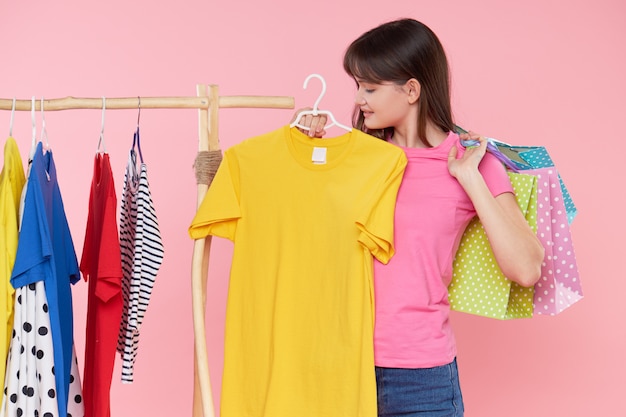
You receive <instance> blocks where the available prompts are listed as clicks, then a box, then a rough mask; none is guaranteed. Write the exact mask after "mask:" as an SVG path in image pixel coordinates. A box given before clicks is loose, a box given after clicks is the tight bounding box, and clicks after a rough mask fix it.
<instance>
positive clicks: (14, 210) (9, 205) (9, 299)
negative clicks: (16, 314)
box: [0, 137, 26, 381]
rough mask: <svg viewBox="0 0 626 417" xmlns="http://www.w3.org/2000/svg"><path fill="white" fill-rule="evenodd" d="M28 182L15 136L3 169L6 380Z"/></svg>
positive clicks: (1, 301) (0, 363)
mask: <svg viewBox="0 0 626 417" xmlns="http://www.w3.org/2000/svg"><path fill="white" fill-rule="evenodd" d="M25 183H26V177H25V175H24V166H23V165H22V159H21V156H20V152H19V149H18V147H17V143H16V142H15V139H13V138H12V137H9V138H8V139H7V141H6V143H5V144H4V165H3V167H2V172H1V173H0V225H1V227H2V237H1V238H0V314H1V316H0V357H1V358H2V360H0V378H2V379H1V380H2V381H4V374H5V371H6V358H7V355H8V352H9V344H10V342H11V333H12V332H13V296H14V295H13V294H14V293H15V290H14V289H13V286H12V285H11V272H12V271H13V265H14V264H15V255H16V253H17V240H18V230H19V209H20V196H21V195H22V189H23V188H24V184H25Z"/></svg>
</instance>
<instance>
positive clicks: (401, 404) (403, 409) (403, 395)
mask: <svg viewBox="0 0 626 417" xmlns="http://www.w3.org/2000/svg"><path fill="white" fill-rule="evenodd" d="M376 384H377V389H378V416H379V417H399V416H402V417H463V396H462V395H461V386H460V384H459V374H458V369H457V365H456V359H455V360H454V361H453V362H452V363H449V364H447V365H442V366H436V367H434V368H423V369H399V368H380V367H376Z"/></svg>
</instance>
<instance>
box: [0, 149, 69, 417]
mask: <svg viewBox="0 0 626 417" xmlns="http://www.w3.org/2000/svg"><path fill="white" fill-rule="evenodd" d="M79 280H80V273H79V269H78V261H77V258H76V251H75V250H74V243H73V241H72V237H71V235H70V229H69V225H68V223H67V218H66V216H65V209H64V207H63V200H62V199H61V191H60V189H59V184H58V182H57V175H56V168H55V166H54V160H53V159H52V152H51V151H50V150H48V151H47V152H46V153H45V154H44V153H43V149H42V145H41V142H40V143H39V144H38V145H37V149H36V151H35V155H34V157H33V162H32V166H31V169H30V174H29V176H28V182H27V189H26V196H25V200H24V214H23V217H22V227H21V229H20V234H19V240H18V245H17V255H16V259H15V265H14V267H13V273H12V275H11V284H12V285H13V287H14V288H19V287H23V286H25V285H28V284H31V283H35V282H37V281H44V283H45V288H46V297H47V299H48V310H49V314H50V326H51V333H52V343H53V348H54V368H55V377H56V388H57V399H58V404H59V415H61V416H65V415H67V400H68V392H69V383H70V373H71V365H72V345H73V332H74V329H73V312H72V292H71V288H70V284H75V283H76V282H78V281H79ZM59 370H62V372H59Z"/></svg>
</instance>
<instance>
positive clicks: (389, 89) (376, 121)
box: [354, 79, 411, 129]
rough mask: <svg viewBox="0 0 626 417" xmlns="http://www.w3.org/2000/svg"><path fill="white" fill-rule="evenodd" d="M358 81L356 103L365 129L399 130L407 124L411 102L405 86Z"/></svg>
mask: <svg viewBox="0 0 626 417" xmlns="http://www.w3.org/2000/svg"><path fill="white" fill-rule="evenodd" d="M356 81H357V84H358V90H357V93H356V97H355V100H354V101H355V103H356V105H357V106H359V108H360V109H361V112H363V117H364V124H365V127H367V128H368V129H384V128H388V127H394V128H397V127H398V126H401V125H404V124H405V123H406V122H407V118H408V116H409V114H410V113H409V109H410V108H411V100H410V97H409V92H408V89H407V88H406V86H405V85H398V84H395V83H392V82H383V83H371V82H367V81H364V80H359V79H357V80H356Z"/></svg>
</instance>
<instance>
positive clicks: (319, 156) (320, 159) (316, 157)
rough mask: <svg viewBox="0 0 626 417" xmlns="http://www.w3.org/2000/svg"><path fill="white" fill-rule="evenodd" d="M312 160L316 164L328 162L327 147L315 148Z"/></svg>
mask: <svg viewBox="0 0 626 417" xmlns="http://www.w3.org/2000/svg"><path fill="white" fill-rule="evenodd" d="M311 162H313V163H314V164H325V163H326V148H317V147H315V148H313V155H312V156H311Z"/></svg>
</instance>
